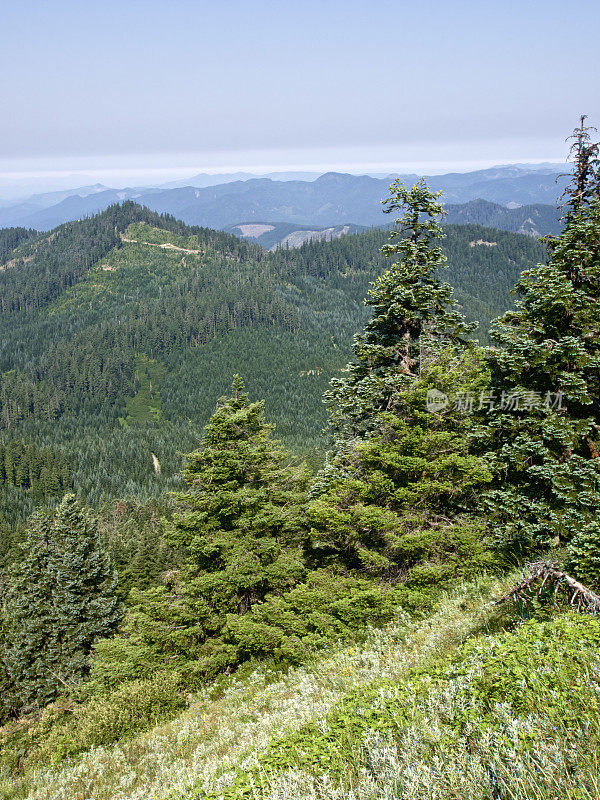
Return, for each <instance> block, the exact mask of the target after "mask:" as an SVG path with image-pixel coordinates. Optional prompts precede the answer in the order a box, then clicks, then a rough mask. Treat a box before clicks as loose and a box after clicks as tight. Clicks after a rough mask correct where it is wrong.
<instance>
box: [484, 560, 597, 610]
mask: <svg viewBox="0 0 600 800" xmlns="http://www.w3.org/2000/svg"><path fill="white" fill-rule="evenodd" d="M528 567H529V573H530V574H529V576H527V577H525V578H523V580H522V581H520V582H519V583H518V584H517V585H516V586H514V587H513V588H512V589H511V590H510V592H508V593H507V594H505V595H504V596H503V597H501V598H500V599H499V600H496V602H495V603H494V605H500V604H501V603H505V602H507V601H508V600H523V601H524V602H526V601H527V600H530V599H531V597H532V594H533V593H534V591H535V588H536V585H537V595H538V597H539V595H540V594H541V593H542V591H543V589H544V586H545V585H546V584H549V585H552V584H554V598H555V602H556V596H557V594H558V592H559V590H560V589H561V588H563V589H564V588H567V589H568V590H569V591H570V592H572V596H571V605H572V606H576V607H577V608H578V609H579V610H581V609H582V608H583V609H585V610H586V611H589V612H591V613H592V614H597V613H598V612H600V597H599V596H598V595H597V594H596V593H595V592H593V591H592V590H591V589H588V588H587V587H586V586H584V585H583V584H582V583H579V581H576V580H575V578H572V577H571V576H570V575H567V573H566V572H563V571H562V570H560V569H559V568H558V564H556V563H555V562H553V561H535V562H533V563H531V564H528Z"/></svg>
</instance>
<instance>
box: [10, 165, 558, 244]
mask: <svg viewBox="0 0 600 800" xmlns="http://www.w3.org/2000/svg"><path fill="white" fill-rule="evenodd" d="M557 172H558V168H554V169H551V168H542V169H528V168H526V167H520V166H504V167H493V168H491V169H486V170H477V171H475V172H468V173H449V174H447V175H434V176H431V177H429V178H428V179H427V180H428V183H429V185H430V186H431V188H433V189H434V190H436V191H437V190H441V191H442V192H443V195H442V200H443V202H444V203H446V204H447V205H448V206H451V205H460V204H464V203H468V202H471V201H473V200H485V201H487V202H488V203H495V204H497V205H499V206H505V207H507V206H509V205H510V206H511V207H512V208H511V209H510V210H517V209H518V207H521V206H531V205H539V204H548V205H550V206H554V205H555V203H556V198H557V197H558V196H559V195H560V193H561V191H562V189H563V188H564V185H565V184H566V181H567V178H566V177H559V178H557ZM198 177H199V178H200V177H202V176H198ZM287 177H288V176H287V175H286V178H287ZM392 177H393V176H388V177H385V178H374V177H371V176H369V175H349V174H345V173H338V172H328V173H325V174H324V175H321V176H320V177H318V178H316V179H315V180H287V179H286V180H273V179H272V178H269V177H262V178H251V179H248V180H237V181H232V182H228V183H221V184H216V185H213V186H204V187H201V186H200V187H198V186H182V187H176V188H167V189H165V188H140V187H133V188H126V189H110V188H105V187H103V186H99V185H95V186H91V187H83V189H82V190H78V193H76V194H74V193H71V194H69V196H66V197H65V196H64V194H65V193H61V192H58V193H56V196H57V197H61V195H63V196H62V197H61V199H59V201H58V202H56V203H54V204H51V205H48V198H49V197H50V195H49V194H46V195H39V196H32V197H31V198H28V199H27V201H26V202H24V203H20V204H16V205H14V206H8V207H4V208H0V227H16V226H20V227H26V228H35V229H36V230H50V229H51V228H53V227H56V226H57V225H60V224H62V223H63V222H69V221H73V220H77V219H82V218H84V217H86V216H90V215H91V214H94V213H97V212H99V211H103V210H104V209H105V208H107V207H108V206H109V205H111V204H113V203H115V202H120V201H123V200H135V201H136V202H138V203H141V204H142V205H145V206H146V207H148V208H149V209H151V210H152V211H157V212H159V213H169V214H172V215H174V216H176V217H177V218H178V219H181V220H182V221H184V222H186V223H187V224H189V225H201V226H204V227H210V228H220V229H230V228H231V227H232V226H235V225H240V224H248V223H250V222H257V223H258V222H261V223H262V222H264V221H265V220H267V221H268V224H274V223H283V222H285V223H291V224H294V225H297V226H298V229H299V228H300V227H301V226H308V227H312V228H315V229H317V228H326V227H334V226H338V225H348V224H350V225H360V226H367V227H369V226H373V225H378V226H379V225H384V224H386V222H387V219H386V218H385V217H384V216H383V215H382V207H381V200H382V198H384V197H386V196H387V194H388V187H389V183H390V181H391V179H392ZM399 177H400V178H401V179H402V180H403V181H404V182H405V183H408V184H410V183H414V182H415V181H416V180H417V179H418V176H417V175H403V176H399ZM496 217H498V218H500V214H496ZM546 218H549V212H546V211H539V213H537V214H534V219H533V222H532V223H528V224H529V225H530V228H531V232H532V233H533V231H534V229H535V231H537V232H540V233H545V232H548V231H546V230H541V229H540V228H539V227H538V225H537V224H536V220H537V222H539V223H540V224H541V225H542V227H543V226H544V224H545V223H544V222H543V220H545V219H546ZM478 221H480V222H481V220H478ZM483 224H492V223H491V222H490V223H487V222H485V223H483ZM511 224H512V223H511ZM503 227H504V226H503ZM510 230H513V228H510ZM515 230H519V227H517V228H516V229H515Z"/></svg>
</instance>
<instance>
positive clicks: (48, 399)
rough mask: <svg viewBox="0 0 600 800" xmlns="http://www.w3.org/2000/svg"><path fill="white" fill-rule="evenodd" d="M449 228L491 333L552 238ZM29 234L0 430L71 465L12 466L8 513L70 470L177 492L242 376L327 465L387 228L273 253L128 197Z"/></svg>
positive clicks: (4, 498)
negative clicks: (185, 456) (328, 392)
mask: <svg viewBox="0 0 600 800" xmlns="http://www.w3.org/2000/svg"><path fill="white" fill-rule="evenodd" d="M447 234H448V236H447V239H446V241H445V248H446V252H447V254H448V257H449V261H450V268H449V270H448V272H447V279H448V280H449V281H450V282H451V283H453V284H454V285H455V286H456V290H457V299H458V301H459V302H460V304H461V305H462V306H463V308H464V311H465V313H466V314H467V315H468V316H469V317H470V318H479V319H481V320H482V321H483V322H484V329H485V326H486V325H487V322H488V320H489V319H490V318H491V317H492V316H494V315H496V314H497V313H499V312H500V311H502V310H503V309H504V308H506V307H507V306H508V305H510V303H511V297H510V288H511V287H512V285H513V283H514V281H515V279H516V277H517V276H518V275H519V274H520V271H521V270H522V269H523V268H524V267H525V266H527V265H529V264H531V263H534V262H536V261H539V260H542V259H543V258H544V257H545V251H544V248H543V247H542V246H541V245H539V244H538V243H537V242H535V241H534V240H532V239H531V238H529V237H525V236H520V235H517V234H511V233H506V232H500V231H494V230H491V229H485V228H481V227H478V226H460V227H454V226H448V227H447ZM14 235H15V236H16V238H15V239H14V241H13V240H11V239H10V232H7V233H6V234H5V237H8V238H7V241H9V249H8V250H7V252H5V255H4V258H3V262H4V267H5V268H4V269H3V270H2V269H0V290H1V292H0V342H1V344H0V440H1V441H4V442H14V441H18V442H21V443H22V444H19V448H20V449H19V452H22V453H29V452H30V450H28V449H27V448H28V447H29V446H30V445H32V444H33V445H35V447H37V448H45V449H44V452H45V453H46V456H45V458H46V460H47V459H48V458H50V455H49V454H54V458H55V463H56V469H55V470H54V471H52V469H51V468H50V467H48V466H46V467H44V473H45V477H44V478H43V479H42V478H40V479H39V482H40V485H39V486H38V487H37V488H36V486H34V485H30V484H31V482H30V481H29V478H27V477H26V476H27V475H28V474H29V473H28V472H27V469H28V467H27V463H26V461H27V459H26V458H25V456H23V458H25V460H23V458H21V457H20V458H21V460H20V461H19V463H20V464H21V465H22V466H21V467H19V468H18V469H17V468H16V466H15V467H14V468H13V467H11V469H10V470H9V471H7V472H6V474H4V473H1V471H0V501H1V502H0V508H1V507H3V508H4V509H5V510H6V511H5V513H8V511H7V509H9V508H12V509H13V510H14V511H15V513H16V512H17V511H18V510H19V509H21V510H22V511H27V510H29V509H31V507H32V505H33V503H34V500H35V501H36V502H39V499H40V492H41V493H42V495H41V496H42V498H43V497H44V496H50V495H52V492H53V491H57V490H58V488H59V487H60V486H64V485H65V483H64V482H65V475H64V469H65V464H67V465H69V469H70V474H71V476H72V478H71V479H72V481H73V482H75V483H76V485H77V487H78V488H79V489H80V491H81V492H82V493H83V494H84V495H85V496H86V497H87V498H88V499H89V501H90V502H92V503H94V504H97V503H99V502H100V501H101V500H103V499H106V498H110V497H117V496H123V494H124V493H125V494H130V495H136V496H141V497H146V496H151V495H157V494H160V493H161V492H162V491H164V490H166V489H169V488H171V487H173V486H176V485H177V483H178V478H177V471H178V469H179V466H180V457H179V455H178V454H179V453H180V452H182V451H187V450H191V449H193V446H194V444H195V442H196V441H197V437H198V435H199V432H200V430H201V428H202V425H203V424H204V423H205V422H206V420H207V419H208V417H209V415H210V413H211V412H212V410H213V408H214V404H215V401H216V398H217V397H218V396H219V395H221V394H223V393H225V391H226V390H227V388H228V386H229V385H230V382H231V376H232V374H233V373H235V372H238V373H240V374H241V375H242V376H243V377H244V379H245V380H246V385H247V387H248V390H249V392H250V394H251V396H253V397H257V398H265V399H266V402H267V413H268V416H269V418H270V419H272V420H273V421H274V422H275V423H276V425H277V434H278V436H279V437H281V438H283V439H284V441H285V443H286V444H287V445H288V446H289V447H291V448H292V449H293V450H294V451H295V452H296V453H304V454H306V455H308V456H309V457H310V458H312V459H313V463H318V459H319V458H320V456H318V455H317V452H316V451H320V450H321V449H322V448H323V446H324V441H323V439H322V437H321V431H322V428H323V426H324V424H325V413H324V408H323V406H322V403H321V397H322V394H323V391H324V390H325V388H326V387H327V384H328V381H329V379H330V378H331V377H332V376H333V375H334V374H335V373H336V372H337V371H338V370H339V369H340V368H341V367H342V366H343V365H344V364H345V363H346V362H347V361H348V360H349V358H350V356H351V349H350V348H351V342H352V337H353V335H354V333H355V332H356V330H358V329H359V328H361V327H362V326H363V324H364V322H365V321H366V318H367V315H368V310H367V309H366V308H365V307H364V305H363V302H362V301H363V298H364V297H365V296H366V294H367V291H368V288H369V284H370V283H371V281H373V280H375V279H376V278H377V276H378V275H380V274H381V273H382V272H383V271H384V269H385V267H386V261H385V259H384V258H383V256H382V255H381V253H380V252H379V249H380V247H381V246H382V244H384V242H385V241H386V239H387V234H386V232H385V231H382V230H374V231H369V232H366V233H363V234H356V235H346V236H342V237H341V238H339V239H335V240H333V241H330V242H312V243H308V244H305V245H303V246H302V247H300V248H298V249H295V250H285V249H282V250H279V251H277V252H274V253H267V252H266V251H264V250H263V249H261V248H260V247H258V246H256V245H253V244H250V243H248V242H245V241H240V240H239V239H237V238H236V237H234V236H231V235H228V234H225V233H219V232H216V231H210V230H206V229H202V228H189V227H187V226H185V225H184V224H183V223H180V222H178V221H176V220H174V219H173V218H170V217H160V216H159V215H157V214H153V213H152V212H150V211H148V210H144V209H142V208H140V207H139V206H135V205H134V204H132V203H125V204H124V205H123V206H121V207H119V206H115V207H111V208H110V209H108V210H107V211H105V212H103V213H102V214H100V215H98V216H96V217H92V218H91V219H88V220H84V221H82V222H77V223H68V224H66V225H64V226H62V227H60V228H57V229H56V230H55V231H53V232H52V233H51V234H49V235H35V236H34V235H33V234H31V233H30V232H27V231H24V232H21V233H20V234H14ZM31 236H34V238H31ZM485 242H487V243H488V244H486V243H485ZM490 242H492V243H493V244H489V243H490ZM15 243H16V249H11V248H10V245H12V247H13V248H14V246H15ZM0 267H1V265H0ZM11 446H12V445H11ZM15 446H16V445H15ZM11 452H12V451H11ZM153 456H155V457H156V458H157V459H158V462H159V464H160V466H161V472H160V474H158V473H157V471H156V469H155V463H154V459H153ZM36 469H37V467H36ZM40 469H41V467H40ZM35 474H36V475H37V473H35ZM37 480H38V479H37V478H36V479H35V480H34V484H35V483H36V481H37ZM36 492H37V494H36ZM19 513H20V512H19ZM0 527H1V525H0Z"/></svg>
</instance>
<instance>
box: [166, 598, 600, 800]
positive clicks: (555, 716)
mask: <svg viewBox="0 0 600 800" xmlns="http://www.w3.org/2000/svg"><path fill="white" fill-rule="evenodd" d="M599 648H600V622H598V620H596V619H593V618H590V617H589V616H583V617H581V616H576V615H574V614H572V613H566V614H562V615H560V616H558V617H556V618H554V619H552V620H549V621H540V620H535V619H534V620H529V621H527V622H525V623H524V624H522V625H520V626H518V627H517V628H516V630H514V631H503V632H500V633H497V634H495V635H482V636H479V637H475V638H474V639H471V640H469V641H468V642H467V643H466V644H465V645H464V646H463V647H462V648H461V649H460V651H459V652H458V653H457V654H455V655H454V656H453V657H452V658H444V657H442V658H441V659H439V660H438V661H437V662H434V663H433V664H430V665H427V666H424V667H422V668H420V669H416V670H415V671H413V673H412V674H411V675H409V676H407V677H406V678H404V679H402V680H401V681H383V682H377V681H376V682H375V683H374V685H373V686H372V687H371V688H370V689H369V690H367V691H364V690H363V689H361V690H360V691H357V692H354V693H352V694H350V695H349V696H347V697H346V698H345V699H344V700H343V701H342V702H341V703H339V704H338V705H337V706H336V707H335V708H334V709H332V711H330V712H329V713H328V714H327V715H326V717H325V718H324V719H319V720H315V721H313V722H310V723H308V724H306V725H304V726H301V727H300V728H299V729H298V730H296V731H294V732H293V733H290V734H287V735H285V736H283V737H281V738H275V739H274V740H273V741H272V742H271V743H270V744H269V745H268V747H267V748H266V749H265V750H263V751H262V752H261V753H259V754H258V755H257V757H256V759H255V761H254V765H253V766H252V767H251V768H242V769H237V770H233V771H230V772H228V773H227V774H223V775H222V780H221V781H220V783H221V785H220V787H219V788H215V789H214V790H208V791H207V790H205V789H200V790H198V791H197V792H196V793H194V797H198V798H203V800H207V799H208V798H211V800H213V799H214V800H217V798H218V799H219V800H221V799H222V798H226V799H227V800H242V799H243V798H249V797H253V798H258V797H264V798H291V797H298V798H315V800H316V798H331V797H335V798H338V797H339V798H342V797H351V798H356V800H358V798H364V800H366V799H367V798H372V799H373V800H374V799H375V798H382V799H383V798H389V797H394V798H407V800H408V798H411V800H412V798H415V797H427V798H434V797H435V798H437V797H439V798H442V797H461V798H469V800H471V799H472V800H475V798H477V800H484V798H485V799H487V798H490V797H493V798H498V800H508V798H517V797H519V798H525V797H527V798H534V797H535V798H553V797H556V792H559V791H562V792H564V794H561V795H560V796H561V797H571V798H590V799H591V798H592V797H595V796H596V794H595V792H596V789H597V780H596V775H597V772H596V768H597V759H596V755H595V750H596V747H597V746H598V744H600V724H599V722H598V719H599V712H600V656H599ZM575 786H576V787H577V792H575V791H573V789H574V787H575ZM182 797H183V796H182ZM186 797H189V795H186Z"/></svg>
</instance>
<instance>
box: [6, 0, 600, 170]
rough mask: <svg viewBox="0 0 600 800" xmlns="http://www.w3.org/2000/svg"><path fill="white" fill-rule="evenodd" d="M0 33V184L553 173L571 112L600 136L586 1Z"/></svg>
mask: <svg viewBox="0 0 600 800" xmlns="http://www.w3.org/2000/svg"><path fill="white" fill-rule="evenodd" d="M0 18H1V19H2V47H1V49H0V75H1V76H2V77H1V84H0V102H1V104H2V125H1V127H0V173H3V174H4V175H5V176H6V173H11V172H13V171H24V172H34V173H39V172H46V171H50V172H54V173H60V172H61V171H70V170H81V171H84V172H87V173H89V174H90V175H91V174H95V175H99V174H100V173H102V172H104V173H106V174H107V175H108V174H110V173H111V172H112V173H113V174H114V176H115V178H116V176H119V175H122V176H123V177H124V178H125V177H127V178H129V177H130V176H139V177H140V179H141V178H142V177H143V176H146V177H147V176H148V175H150V174H155V175H156V177H157V178H159V177H162V178H163V179H164V180H167V179H168V177H173V176H175V175H177V174H181V175H183V174H187V173H188V172H190V170H191V171H194V170H196V169H197V170H201V169H208V170H211V171H214V170H220V169H233V168H243V169H244V168H245V169H253V170H255V171H257V170H258V171H260V170H264V171H266V170H269V169H279V168H288V169H289V168H309V169H310V168H313V169H315V168H316V169H321V168H323V169H326V168H329V167H332V168H346V169H352V168H354V169H358V170H360V169H370V170H371V171H382V170H383V171H385V170H386V169H388V168H396V167H410V166H414V165H417V164H418V165H422V166H423V167H426V166H427V165H429V167H430V170H431V171H433V170H434V169H436V168H438V167H439V168H442V169H445V168H446V167H451V166H452V165H455V166H456V167H458V168H461V167H462V168H466V167H469V166H478V165H480V164H481V165H483V164H490V163H501V162H507V161H525V160H530V161H531V160H562V159H563V158H564V156H565V152H566V150H565V145H564V139H565V136H566V135H567V134H568V133H569V132H570V131H571V129H572V128H573V127H574V125H575V123H576V122H577V119H578V117H579V115H580V114H581V113H587V114H589V116H590V122H592V123H594V122H595V123H596V124H598V127H600V55H599V54H600V48H599V46H598V31H599V29H600V3H598V2H597V1H596V0H569V1H568V2H567V0H561V2H556V1H555V0H518V2H513V0H501V1H500V0H477V1H476V2H475V1H472V0H439V1H438V0H418V1H417V2H415V0H411V2H404V0H394V2H387V0H369V1H368V2H367V0H362V1H361V2H356V0H343V2H341V1H340V2H338V0H321V1H320V2H313V0H294V1H293V2H288V1H287V0H279V2H275V1H274V0H273V1H272V2H265V0H245V2H238V0H226V1H225V2H222V3H217V2H215V1H214V0H213V2H210V3H209V2H205V1H204V0H195V2H192V1H191V0H169V2H165V1H164V0H162V1H161V2H158V1H157V0H143V2H138V1H137V0H119V1H118V2H114V0H102V1H101V2H98V1H97V0H78V1H77V2H72V1H71V0H52V2H48V0H44V2H40V1H39V0H21V1H20V2H16V0H12V2H11V1H10V0H3V2H2V13H1V15H0ZM190 174H191V173H190ZM112 182H113V184H116V179H115V180H113V181H112Z"/></svg>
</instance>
